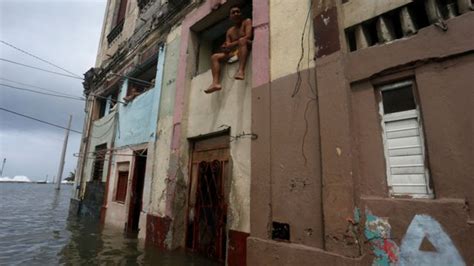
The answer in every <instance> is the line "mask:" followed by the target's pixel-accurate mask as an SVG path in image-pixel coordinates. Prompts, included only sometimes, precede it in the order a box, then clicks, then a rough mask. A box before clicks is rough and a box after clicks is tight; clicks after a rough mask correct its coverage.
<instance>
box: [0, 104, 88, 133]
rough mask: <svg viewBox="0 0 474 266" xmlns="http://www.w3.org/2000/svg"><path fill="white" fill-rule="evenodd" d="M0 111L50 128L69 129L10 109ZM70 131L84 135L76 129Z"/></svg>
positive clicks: (0, 108)
mask: <svg viewBox="0 0 474 266" xmlns="http://www.w3.org/2000/svg"><path fill="white" fill-rule="evenodd" d="M0 110H2V111H5V112H8V113H12V114H15V115H18V116H22V117H25V118H28V119H31V120H35V121H37V122H40V123H43V124H46V125H50V126H53V127H57V128H62V129H68V128H66V127H63V126H60V125H56V124H53V123H50V122H47V121H44V120H41V119H38V118H34V117H31V116H28V115H24V114H20V113H17V112H15V111H12V110H8V109H5V108H2V107H0ZM70 130H71V131H72V132H74V133H78V134H82V132H81V131H77V130H74V129H70Z"/></svg>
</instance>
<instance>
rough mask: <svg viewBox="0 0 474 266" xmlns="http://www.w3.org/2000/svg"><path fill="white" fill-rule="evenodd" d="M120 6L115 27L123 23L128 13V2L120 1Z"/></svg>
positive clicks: (126, 0)
mask: <svg viewBox="0 0 474 266" xmlns="http://www.w3.org/2000/svg"><path fill="white" fill-rule="evenodd" d="M119 1H120V4H119V6H118V10H117V19H116V20H115V25H117V24H119V23H121V22H122V21H123V20H124V19H125V11H127V2H128V0H119Z"/></svg>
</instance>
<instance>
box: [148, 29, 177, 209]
mask: <svg viewBox="0 0 474 266" xmlns="http://www.w3.org/2000/svg"><path fill="white" fill-rule="evenodd" d="M180 31H181V27H177V28H176V29H174V30H173V31H172V32H171V33H170V34H169V35H168V37H167V49H166V55H165V56H166V58H165V63H164V76H163V88H162V90H161V93H162V95H161V103H160V111H159V120H158V125H157V138H158V141H157V142H156V148H155V156H156V158H157V159H156V160H154V161H153V165H154V166H153V171H154V173H153V182H152V184H150V187H151V191H150V192H149V195H150V196H149V200H150V201H151V203H150V207H149V209H148V210H149V213H150V214H153V215H158V216H160V217H163V216H164V213H165V206H166V202H165V200H166V184H167V174H168V167H169V161H170V160H169V156H170V146H171V135H172V129H173V110H174V97H175V88H176V72H177V67H178V59H179V45H180V37H179V35H178V33H179V32H180ZM144 195H145V196H147V195H148V194H147V193H145V194H144Z"/></svg>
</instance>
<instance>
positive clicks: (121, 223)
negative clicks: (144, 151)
mask: <svg viewBox="0 0 474 266" xmlns="http://www.w3.org/2000/svg"><path fill="white" fill-rule="evenodd" d="M117 152H119V154H120V155H115V156H114V157H113V160H112V167H111V169H110V176H109V187H108V191H109V192H108V195H107V206H106V208H107V212H106V216H105V224H106V225H111V226H114V227H117V228H119V229H124V228H125V223H126V222H127V215H128V207H129V204H130V191H131V182H132V177H133V168H134V160H133V150H131V149H128V148H127V149H121V150H118V151H117ZM119 163H129V175H128V183H127V196H126V198H125V202H124V203H121V202H117V201H115V195H116V193H117V179H118V169H117V164H119Z"/></svg>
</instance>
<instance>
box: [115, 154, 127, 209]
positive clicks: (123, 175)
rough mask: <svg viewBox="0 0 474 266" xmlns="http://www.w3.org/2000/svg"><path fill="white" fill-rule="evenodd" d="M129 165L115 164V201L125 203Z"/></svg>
mask: <svg viewBox="0 0 474 266" xmlns="http://www.w3.org/2000/svg"><path fill="white" fill-rule="evenodd" d="M129 165H130V164H129V163H128V162H127V163H119V164H117V170H118V175H117V189H116V193H115V201H117V202H120V203H125V199H126V197H127V187H128V174H129Z"/></svg>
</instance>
